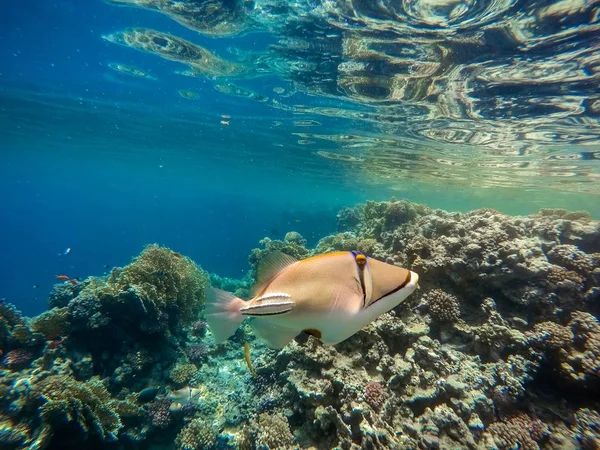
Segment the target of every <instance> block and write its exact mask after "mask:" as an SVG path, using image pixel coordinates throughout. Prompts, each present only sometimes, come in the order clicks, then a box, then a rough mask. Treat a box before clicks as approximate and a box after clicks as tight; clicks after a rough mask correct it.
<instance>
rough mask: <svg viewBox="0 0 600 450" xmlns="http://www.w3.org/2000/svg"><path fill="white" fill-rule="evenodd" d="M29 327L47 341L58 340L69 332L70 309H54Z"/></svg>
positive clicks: (42, 315)
mask: <svg viewBox="0 0 600 450" xmlns="http://www.w3.org/2000/svg"><path fill="white" fill-rule="evenodd" d="M29 326H30V328H31V330H32V331H33V332H35V333H42V334H43V335H44V337H45V338H46V339H47V340H52V339H56V338H57V337H58V336H61V335H63V334H65V333H67V332H68V331H69V328H70V323H69V308H52V309H51V310H49V311H46V312H44V313H42V314H40V315H39V316H37V317H35V318H34V319H32V320H31V322H30V324H29Z"/></svg>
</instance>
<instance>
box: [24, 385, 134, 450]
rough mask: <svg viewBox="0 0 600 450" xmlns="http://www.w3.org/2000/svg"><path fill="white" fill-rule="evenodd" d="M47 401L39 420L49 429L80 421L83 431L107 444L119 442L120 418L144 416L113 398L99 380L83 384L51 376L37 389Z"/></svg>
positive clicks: (125, 403)
mask: <svg viewBox="0 0 600 450" xmlns="http://www.w3.org/2000/svg"><path fill="white" fill-rule="evenodd" d="M34 392H35V394H36V395H37V396H38V397H39V398H42V399H44V400H45V403H44V404H43V405H42V406H41V407H40V416H41V417H42V420H43V422H44V423H45V424H46V425H47V426H49V427H50V428H54V427H58V426H60V424H64V423H68V422H70V421H72V420H75V421H77V423H78V424H79V426H80V427H81V429H82V430H85V431H87V432H92V433H98V434H99V435H100V437H101V438H102V439H103V440H105V441H112V440H115V439H116V438H117V434H118V432H119V430H120V429H121V428H122V426H123V424H122V423H121V414H123V415H125V416H132V415H137V416H142V415H143V414H144V410H143V409H141V408H139V407H137V406H136V405H133V404H130V403H129V402H126V401H123V400H118V399H115V398H113V397H111V395H110V393H109V392H108V390H107V389H106V387H105V386H104V384H103V383H102V382H101V381H100V379H98V378H97V377H94V378H92V379H91V380H89V381H87V382H80V381H77V380H75V379H74V378H72V377H71V376H68V375H52V376H49V377H48V378H45V379H43V380H41V381H40V382H39V383H37V384H36V385H35V386H34Z"/></svg>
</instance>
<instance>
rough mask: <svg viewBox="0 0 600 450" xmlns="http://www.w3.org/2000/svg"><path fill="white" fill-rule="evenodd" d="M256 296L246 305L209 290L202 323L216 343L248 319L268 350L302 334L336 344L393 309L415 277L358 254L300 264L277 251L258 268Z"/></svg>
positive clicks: (335, 255)
mask: <svg viewBox="0 0 600 450" xmlns="http://www.w3.org/2000/svg"><path fill="white" fill-rule="evenodd" d="M256 278H257V282H256V284H255V286H254V287H253V289H252V293H253V295H254V297H253V298H252V299H251V300H248V301H244V300H242V299H241V298H238V297H236V296H234V295H233V294H230V293H229V292H225V291H222V290H219V289H214V288H209V291H208V292H207V303H206V321H207V323H208V326H209V328H210V330H211V332H212V333H213V335H214V338H215V341H216V343H217V344H220V343H222V342H224V341H225V340H226V339H227V338H229V337H230V336H231V335H232V334H233V333H235V331H236V329H237V328H238V327H239V325H240V324H241V323H242V322H243V321H244V320H245V319H246V318H247V317H250V318H252V321H251V324H250V325H251V327H252V329H253V331H254V333H255V334H256V335H257V336H258V337H259V338H261V339H262V340H264V341H265V342H266V344H267V345H268V346H269V347H272V348H283V347H285V346H286V345H287V344H288V343H289V342H290V341H291V340H292V339H294V338H295V337H296V336H297V335H298V334H300V333H301V332H306V333H308V334H311V335H313V336H315V337H316V338H318V339H320V340H321V341H322V342H323V343H324V344H326V345H334V344H337V343H339V342H342V341H344V340H345V339H348V338H349V337H350V336H352V335H353V334H355V333H357V332H358V331H359V330H360V329H361V328H363V327H364V326H366V325H368V324H369V323H371V322H372V321H374V320H375V319H377V317H379V316H380V315H382V314H384V313H386V312H388V311H389V310H391V309H392V308H394V307H396V306H397V305H398V304H400V302H402V301H403V300H404V299H405V298H407V297H408V296H409V295H410V294H412V293H413V292H414V290H415V289H416V288H417V285H418V281H419V276H418V275H417V274H416V273H415V272H412V271H410V270H407V269H403V268H401V267H397V266H393V265H391V264H386V263H384V262H381V261H378V260H376V259H373V258H370V257H368V256H365V255H363V254H361V253H358V252H333V253H325V254H323V255H318V256H313V257H312V258H308V259H304V260H302V261H298V260H296V259H295V258H293V257H291V256H289V255H286V254H284V253H281V252H273V253H271V254H269V255H267V256H266V257H265V258H264V259H263V261H262V262H261V263H260V264H259V266H258V268H257V277H256Z"/></svg>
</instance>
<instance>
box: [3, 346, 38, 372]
mask: <svg viewBox="0 0 600 450" xmlns="http://www.w3.org/2000/svg"><path fill="white" fill-rule="evenodd" d="M33 359H34V354H33V352H32V351H31V350H28V349H26V348H17V349H15V350H11V351H10V352H8V353H7V354H6V356H5V357H4V362H5V364H6V365H7V366H8V367H9V368H10V369H13V370H20V369H24V368H25V367H27V366H29V364H31V361H33Z"/></svg>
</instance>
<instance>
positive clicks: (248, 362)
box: [244, 342, 257, 377]
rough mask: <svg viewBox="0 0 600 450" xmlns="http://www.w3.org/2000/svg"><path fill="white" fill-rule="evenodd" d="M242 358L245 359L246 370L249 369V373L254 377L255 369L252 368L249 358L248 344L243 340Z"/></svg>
mask: <svg viewBox="0 0 600 450" xmlns="http://www.w3.org/2000/svg"><path fill="white" fill-rule="evenodd" d="M244 359H245V360H246V365H247V366H248V370H249V371H250V375H252V376H253V377H255V376H256V375H257V374H256V370H254V366H253V365H252V360H251V359H250V344H248V343H247V342H244Z"/></svg>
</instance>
